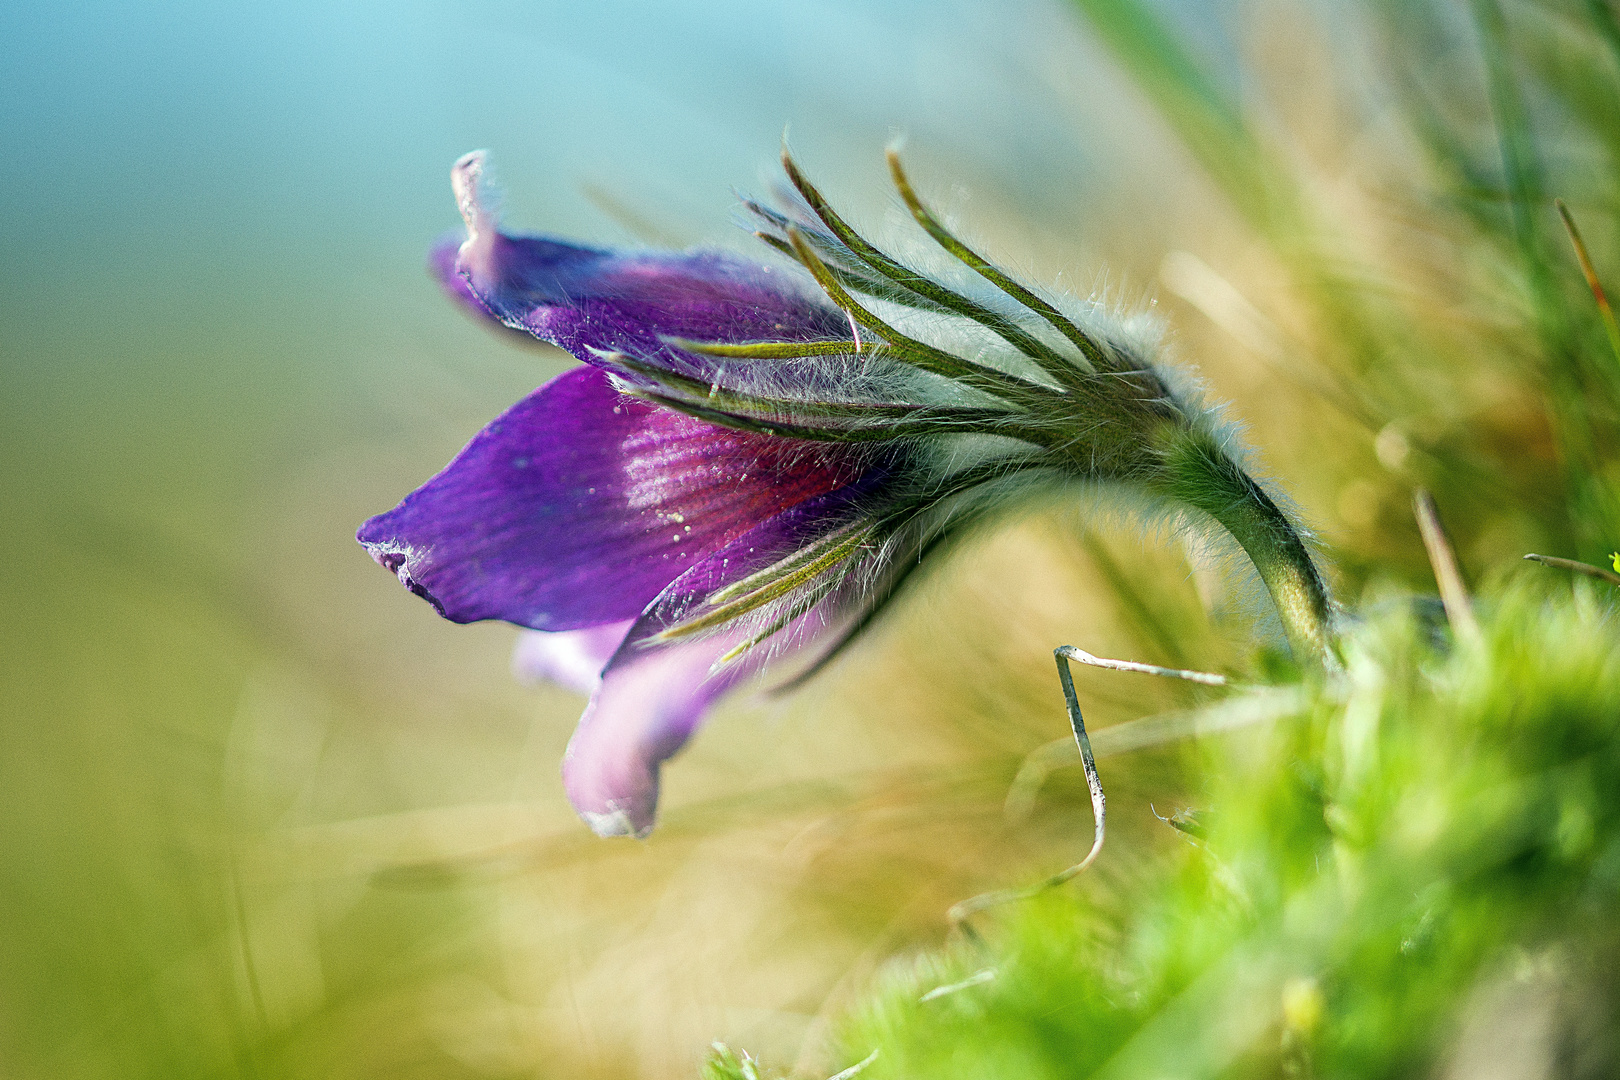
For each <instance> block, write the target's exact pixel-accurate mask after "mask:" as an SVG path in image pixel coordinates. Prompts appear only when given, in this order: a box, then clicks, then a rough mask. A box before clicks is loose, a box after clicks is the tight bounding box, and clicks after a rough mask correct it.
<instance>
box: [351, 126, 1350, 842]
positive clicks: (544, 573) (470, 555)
mask: <svg viewBox="0 0 1620 1080" xmlns="http://www.w3.org/2000/svg"><path fill="white" fill-rule="evenodd" d="M783 162H784V166H785V168H786V170H787V176H788V179H789V180H790V181H791V184H792V190H791V191H790V192H787V193H786V194H785V195H784V197H783V199H782V200H781V205H780V206H779V207H776V208H773V207H770V206H766V205H763V204H760V203H756V202H746V203H745V204H744V206H745V209H746V211H747V213H748V214H749V215H750V216H751V217H752V219H753V221H754V223H755V225H756V227H757V230H758V232H757V235H758V236H759V237H760V239H762V240H763V241H764V242H765V243H766V244H767V245H769V246H770V247H772V248H774V249H776V251H777V252H778V253H779V254H780V256H785V258H779V259H777V261H774V262H753V261H749V260H745V259H742V258H739V257H736V256H733V255H730V254H725V253H721V252H718V251H703V250H699V251H689V252H682V253H669V252H648V251H613V250H600V249H595V248H589V247H583V246H579V245H575V244H572V243H568V242H566V241H562V240H556V239H551V238H548V237H541V236H513V235H508V234H506V233H503V232H500V231H499V230H498V229H497V227H496V223H495V221H494V220H493V215H492V214H491V212H490V210H489V209H488V205H487V202H486V200H485V199H484V198H483V197H482V196H481V193H480V178H481V172H482V169H483V157H482V155H481V154H478V153H474V154H469V155H467V156H466V157H464V158H462V159H461V160H460V161H458V162H457V163H456V166H455V168H454V170H453V173H452V179H453V183H454V188H455V193H456V198H457V200H458V203H459V206H460V209H461V213H462V216H463V218H464V219H465V221H466V226H467V236H466V239H465V241H464V242H462V243H460V244H451V245H447V246H446V247H444V248H442V249H440V250H439V251H437V252H436V253H435V257H434V265H435V267H436V268H437V271H438V273H439V276H440V278H441V279H442V281H443V283H444V285H445V287H446V288H447V289H448V290H449V291H450V292H451V293H452V294H453V295H454V296H455V297H457V298H458V299H460V300H461V301H462V302H463V303H465V304H466V305H467V306H468V307H469V308H470V309H472V310H473V311H475V312H476V313H478V314H480V315H482V316H487V317H488V318H490V319H492V320H494V321H495V322H496V323H498V324H499V325H500V326H501V327H504V328H506V329H507V330H510V331H513V332H516V333H518V334H521V335H525V336H528V337H532V338H537V339H539V340H541V341H546V342H551V343H553V344H556V345H560V346H562V347H563V348H565V349H567V350H568V351H569V352H571V353H573V354H574V355H575V356H576V357H578V358H579V359H580V360H582V361H584V366H581V367H577V368H574V369H572V370H569V371H567V372H565V373H563V374H562V375H560V376H558V377H557V378H555V379H553V380H551V381H550V382H548V383H547V384H545V385H544V386H542V387H540V388H539V389H538V390H536V391H534V392H533V393H532V394H530V395H529V396H528V397H526V398H524V399H523V400H522V401H520V402H518V403H517V404H516V405H514V406H513V407H512V408H511V409H509V410H507V411H506V412H505V413H504V414H502V415H501V416H500V417H498V418H496V419H495V420H494V421H492V422H491V423H490V424H489V426H487V427H486V428H485V429H484V430H483V431H481V432H480V433H479V434H478V435H477V436H475V437H474V438H473V440H472V441H471V442H470V443H468V445H467V446H466V448H465V449H463V450H462V451H461V453H460V454H458V455H457V456H456V458H455V460H454V461H452V462H451V463H450V464H449V465H448V466H447V467H446V468H445V469H444V470H443V471H442V472H440V473H439V474H438V475H437V476H435V477H434V478H433V479H431V480H429V481H428V482H427V483H426V484H424V485H423V486H422V487H421V488H418V489H417V490H416V491H414V492H412V493H411V494H409V495H407V496H406V497H405V499H404V501H402V502H401V503H400V504H399V506H397V507H395V508H394V509H393V510H391V511H389V512H388V513H386V514H382V515H379V516H377V517H374V518H372V519H371V520H369V521H367V522H366V523H365V525H364V526H362V527H361V529H360V532H359V540H360V542H361V543H362V544H363V545H365V547H366V549H367V550H368V551H369V552H370V553H371V554H372V556H373V557H374V558H375V559H376V560H377V561H378V562H379V563H381V564H382V565H384V566H385V567H387V568H388V569H390V570H392V571H394V572H395V573H396V574H398V576H399V579H400V581H402V582H403V583H404V584H405V586H406V587H407V588H409V589H410V590H411V591H412V592H415V593H416V594H418V595H419V596H422V597H423V598H425V599H426V600H428V601H429V602H430V603H432V604H433V606H434V607H435V608H436V609H437V610H438V611H439V613H440V614H441V615H443V616H444V617H445V618H447V619H450V620H452V621H455V622H473V621H477V620H481V619H502V620H505V621H507V622H511V623H515V624H517V625H519V626H523V627H527V628H529V629H530V630H533V631H536V632H537V633H535V634H532V635H528V636H526V637H525V638H524V639H523V640H522V641H521V642H520V644H519V648H518V652H517V656H516V658H515V659H516V663H517V664H518V665H519V666H520V667H521V668H524V669H526V670H528V671H530V672H531V673H538V674H542V675H545V676H548V677H552V678H556V679H558V680H560V681H563V682H565V683H568V684H570V685H576V686H579V687H580V688H581V689H584V690H588V691H589V692H590V693H591V699H590V703H589V705H588V706H587V707H586V709H585V713H584V715H583V716H582V717H581V719H580V723H579V728H578V730H577V731H576V733H575V735H574V737H573V740H572V741H571V742H570V744H569V748H568V753H567V756H566V757H565V759H564V762H563V777H564V784H565V786H566V788H567V791H568V795H569V798H570V799H571V800H572V802H573V804H574V806H575V807H576V809H578V811H579V813H580V815H581V816H582V817H583V818H584V819H585V820H586V821H587V822H588V823H589V824H590V825H591V827H592V828H593V829H595V830H596V831H597V832H598V833H601V834H603V835H613V834H626V833H629V834H635V835H641V834H644V833H645V832H646V831H647V830H648V829H650V828H651V827H652V824H653V820H654V814H655V810H656V803H657V796H658V770H659V765H660V764H661V763H662V762H663V761H664V760H666V759H667V758H669V757H670V756H671V755H672V754H674V753H675V752H676V751H677V750H678V749H680V747H681V746H682V745H683V744H684V743H685V742H686V740H687V739H688V738H689V737H690V736H691V734H692V732H693V730H694V729H695V728H696V727H697V726H698V724H699V723H700V722H701V721H702V718H703V716H704V714H705V712H706V711H707V710H708V709H709V708H710V706H711V705H712V704H713V703H714V702H715V701H716V699H718V698H719V697H720V696H721V695H722V694H724V693H725V692H726V691H727V690H729V689H731V688H732V687H734V686H735V685H736V684H737V683H738V682H739V681H741V680H743V679H746V678H748V677H749V676H751V675H752V674H754V673H756V672H757V671H759V670H760V668H761V667H762V666H763V665H765V664H766V663H767V662H772V661H775V660H777V659H780V658H783V657H786V656H788V655H790V654H798V657H799V664H800V668H801V671H803V670H813V669H814V668H815V667H816V666H818V665H819V664H820V663H823V662H824V661H825V660H826V659H827V658H828V657H829V656H830V655H832V654H833V653H834V652H835V651H836V650H837V649H838V648H839V647H840V646H841V645H842V644H843V643H844V642H846V641H848V640H849V639H850V638H851V637H853V636H854V635H855V634H856V633H858V632H859V631H860V630H861V628H862V627H864V626H865V625H866V624H867V623H868V622H869V621H870V619H871V618H872V617H873V615H874V613H875V612H877V610H878V609H879V608H880V607H881V606H882V605H883V604H884V603H885V602H886V601H887V600H888V599H889V598H890V597H891V596H893V595H894V593H895V591H896V589H897V588H898V587H899V586H900V584H901V583H902V582H903V581H904V580H905V578H906V577H907V575H908V574H909V573H910V572H911V571H912V570H913V569H914V568H915V567H916V566H917V565H918V564H919V563H920V562H921V561H922V559H923V558H924V556H926V555H927V554H928V553H929V552H930V551H931V550H933V549H934V548H936V547H938V546H939V545H940V544H941V543H942V542H944V541H946V540H948V539H949V538H951V537H952V536H955V535H957V534H959V533H960V532H961V531H962V530H964V529H966V528H968V527H970V526H972V525H974V524H976V523H978V522H981V521H983V520H984V519H985V518H986V517H987V516H989V515H990V514H991V513H992V512H993V511H995V510H996V509H998V508H1000V507H1002V506H1004V505H1006V504H1007V503H1008V502H1009V501H1012V500H1016V499H1019V498H1022V497H1027V496H1028V495H1030V494H1031V493H1034V492H1037V491H1041V490H1046V491H1051V490H1054V489H1059V488H1061V487H1062V486H1063V485H1065V484H1070V485H1072V484H1074V483H1076V482H1082V483H1097V482H1101V483H1107V484H1111V485H1115V486H1117V487H1119V488H1121V489H1122V490H1125V491H1128V492H1131V493H1133V494H1134V495H1135V496H1136V497H1138V498H1139V499H1144V500H1148V501H1149V502H1151V503H1152V504H1153V505H1156V506H1159V507H1163V508H1166V509H1169V510H1172V511H1174V512H1177V513H1180V514H1182V515H1183V516H1184V517H1185V518H1186V519H1187V520H1189V521H1191V522H1194V523H1198V522H1203V523H1206V524H1207V523H1209V522H1211V521H1213V522H1216V523H1219V525H1221V526H1224V527H1225V528H1226V530H1227V531H1229V532H1230V533H1231V534H1232V536H1233V537H1234V538H1235V539H1236V540H1237V542H1238V543H1239V544H1240V545H1242V547H1243V548H1244V549H1245V550H1246V551H1247V552H1248V553H1249V554H1250V555H1251V557H1252V558H1253V560H1254V562H1255V564H1256V567H1257V568H1258V570H1259V572H1260V576H1261V578H1262V580H1263V581H1264V582H1265V584H1266V586H1267V587H1268V589H1269V590H1270V591H1271V594H1272V596H1273V597H1274V599H1276V601H1277V604H1278V608H1279V611H1280V612H1281V614H1282V618H1283V624H1284V627H1285V629H1286V630H1287V632H1288V636H1289V639H1290V641H1291V643H1292V644H1293V645H1294V647H1295V649H1296V651H1302V652H1303V653H1305V654H1307V655H1323V654H1325V651H1326V650H1327V648H1328V630H1327V623H1328V602H1327V598H1326V592H1325V590H1324V588H1323V585H1322V581H1321V578H1320V576H1319V575H1318V573H1317V571H1316V568H1315V567H1314V565H1313V564H1312V562H1311V559H1310V556H1309V555H1308V554H1307V552H1306V549H1305V547H1304V545H1303V544H1302V543H1301V541H1300V538H1299V536H1298V534H1297V532H1296V530H1295V529H1294V528H1293V526H1292V525H1291V524H1290V522H1289V521H1288V519H1287V517H1286V516H1285V515H1284V513H1283V512H1282V511H1280V510H1279V509H1278V508H1277V506H1276V505H1275V504H1274V503H1273V501H1272V500H1271V499H1270V498H1268V497H1267V495H1266V494H1265V492H1264V491H1263V490H1262V489H1261V487H1260V486H1259V485H1258V484H1256V483H1255V482H1254V481H1253V480H1251V479H1250V478H1249V476H1248V475H1247V474H1246V473H1245V472H1244V470H1243V468H1242V467H1241V464H1240V461H1239V456H1238V451H1237V450H1236V449H1235V448H1234V444H1233V439H1232V436H1231V435H1230V433H1229V432H1228V431H1227V430H1226V429H1225V428H1224V427H1223V426H1222V425H1221V424H1220V423H1219V421H1218V419H1217V418H1216V416H1215V414H1214V413H1213V412H1212V411H1211V410H1209V409H1207V408H1206V407H1204V406H1203V405H1201V404H1200V403H1199V401H1198V400H1197V397H1196V395H1195V394H1193V393H1191V392H1190V391H1189V390H1187V389H1185V388H1173V384H1172V376H1171V375H1170V374H1169V373H1167V372H1165V371H1162V370H1161V369H1160V368H1159V367H1158V366H1156V365H1155V363H1154V357H1155V356H1156V355H1157V353H1158V351H1159V343H1158V340H1157V338H1156V336H1155V332H1154V330H1153V328H1152V326H1151V325H1150V324H1148V323H1145V322H1143V321H1140V320H1138V321H1134V322H1133V321H1129V320H1122V319H1119V318H1116V317H1113V316H1111V315H1109V314H1108V313H1107V312H1106V311H1104V310H1103V309H1101V308H1100V307H1098V306H1096V305H1092V304H1078V305H1076V304H1064V305H1062V306H1061V307H1060V304H1059V302H1058V301H1056V300H1052V299H1048V298H1046V297H1043V296H1042V295H1040V294H1038V293H1037V292H1035V291H1034V290H1032V289H1030V288H1028V287H1026V286H1024V285H1021V284H1019V283H1018V282H1016V281H1014V280H1013V279H1012V278H1011V277H1009V276H1008V275H1007V274H1005V273H1004V272H1002V271H1001V270H999V269H998V268H996V267H995V266H993V265H992V264H990V263H989V262H987V261H986V260H984V259H983V258H981V257H980V256H979V255H978V254H977V253H976V252H975V251H974V250H972V249H971V248H969V247H967V246H966V245H965V244H963V243H962V242H961V241H960V240H959V239H957V238H956V237H955V236H954V235H953V234H952V233H951V232H949V231H948V230H947V229H946V228H945V227H944V226H943V225H942V224H941V223H940V221H939V220H938V219H937V218H936V217H935V216H934V215H933V214H932V213H931V212H930V211H929V210H928V209H927V208H926V207H925V206H924V204H923V203H922V202H921V201H920V200H919V199H918V198H917V196H916V194H915V193H914V192H913V190H912V188H911V186H910V184H909V183H908V182H907V180H906V177H905V174H904V173H903V172H902V171H901V168H900V165H899V162H898V159H897V158H895V157H894V156H893V155H892V154H891V156H890V165H891V169H892V172H893V177H894V181H895V183H896V186H897V187H898V189H899V191H900V194H901V197H902V198H903V199H904V201H905V203H906V205H907V206H908V207H909V209H910V210H911V213H912V214H913V216H914V217H915V219H916V221H917V222H918V224H920V225H921V226H922V228H923V230H924V231H925V232H926V233H927V234H928V235H929V236H930V237H931V238H932V239H933V241H935V242H936V243H937V245H938V247H939V248H940V249H942V251H943V253H944V255H945V263H946V265H944V266H943V267H940V268H936V269H934V270H931V271H927V272H925V271H924V270H923V269H921V268H919V267H918V266H917V265H916V260H912V261H911V262H909V263H907V262H901V261H899V260H896V259H894V258H891V257H890V256H889V255H887V254H885V253H883V252H882V251H880V250H879V249H878V248H876V247H874V246H873V245H871V244H870V243H868V242H867V241H866V240H865V239H863V238H862V237H861V236H860V235H859V234H857V233H856V232H855V230H853V229H852V228H850V226H849V225H848V224H847V223H846V222H845V221H844V220H843V219H842V218H841V217H839V216H838V214H837V213H835V212H834V211H833V209H832V208H831V207H829V206H828V205H827V203H826V201H825V200H824V199H823V198H822V196H821V194H820V192H819V191H817V189H816V188H815V187H814V186H812V185H811V184H810V183H809V182H808V181H807V180H806V179H805V178H804V176H803V175H802V174H801V173H800V171H799V170H798V168H797V167H796V166H795V164H794V163H793V161H792V160H791V159H790V158H789V157H787V156H786V155H785V154H784V157H783Z"/></svg>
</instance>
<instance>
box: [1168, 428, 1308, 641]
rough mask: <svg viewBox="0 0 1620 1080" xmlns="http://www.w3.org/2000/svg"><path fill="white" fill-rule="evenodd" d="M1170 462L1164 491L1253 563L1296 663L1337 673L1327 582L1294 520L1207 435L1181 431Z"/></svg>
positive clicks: (1170, 454)
mask: <svg viewBox="0 0 1620 1080" xmlns="http://www.w3.org/2000/svg"><path fill="white" fill-rule="evenodd" d="M1166 464H1167V465H1168V466H1169V468H1168V470H1167V474H1166V476H1165V477H1164V479H1163V481H1161V482H1162V483H1163V484H1164V485H1165V488H1166V490H1165V492H1164V493H1165V494H1167V495H1169V496H1171V497H1172V498H1173V499H1175V500H1176V501H1178V502H1180V503H1183V504H1185V505H1187V506H1190V507H1192V508H1193V509H1195V510H1201V511H1203V512H1204V513H1206V514H1208V515H1209V516H1210V517H1212V518H1214V519H1215V520H1216V521H1217V522H1218V523H1219V524H1220V525H1221V526H1222V527H1223V528H1224V529H1225V530H1226V531H1227V532H1228V533H1230V534H1231V535H1232V539H1234V540H1236V541H1237V542H1238V546H1240V547H1241V548H1243V550H1244V552H1245V554H1247V555H1248V556H1249V558H1250V560H1252V561H1253V563H1254V568H1255V570H1257V571H1258V572H1259V574H1260V580H1261V581H1262V582H1263V583H1264V584H1265V586H1266V591H1267V592H1269V593H1270V594H1271V599H1272V602H1273V603H1274V604H1276V606H1277V614H1278V616H1279V617H1280V618H1281V619H1282V626H1283V633H1284V634H1285V635H1286V636H1287V638H1288V644H1289V647H1290V648H1291V649H1292V650H1293V652H1294V656H1295V658H1296V659H1297V660H1299V661H1300V662H1301V663H1310V662H1312V661H1313V660H1314V661H1316V662H1317V663H1319V664H1321V665H1323V666H1325V667H1327V668H1329V669H1332V668H1336V667H1337V666H1338V663H1339V661H1338V657H1337V655H1336V653H1335V651H1334V635H1333V629H1332V618H1333V616H1332V612H1333V606H1332V602H1331V601H1330V600H1329V598H1328V591H1327V583H1326V582H1325V581H1324V580H1323V578H1322V573H1321V571H1320V570H1318V569H1317V566H1316V563H1315V561H1314V560H1312V558H1311V554H1310V551H1309V550H1308V549H1307V548H1306V547H1305V542H1304V540H1302V539H1301V538H1300V534H1299V532H1298V530H1297V529H1295V527H1294V525H1293V523H1292V522H1291V521H1289V520H1288V515H1287V514H1285V513H1283V511H1282V509H1281V508H1280V507H1278V505H1277V504H1276V503H1275V502H1273V501H1272V500H1271V497H1270V496H1269V495H1267V494H1266V493H1265V490H1264V489H1263V488H1261V487H1260V485H1259V484H1257V483H1255V481H1254V479H1253V477H1251V476H1249V474H1248V473H1246V472H1244V471H1243V469H1242V468H1241V467H1240V466H1239V465H1238V464H1237V462H1235V461H1233V460H1232V459H1231V458H1230V457H1228V456H1227V455H1226V453H1224V452H1223V451H1222V450H1221V448H1220V447H1219V446H1217V445H1215V443H1214V442H1213V440H1211V439H1209V438H1208V437H1207V436H1203V435H1199V434H1193V433H1178V437H1177V438H1175V439H1174V440H1173V441H1172V443H1171V445H1170V446H1169V447H1168V454H1167V461H1166Z"/></svg>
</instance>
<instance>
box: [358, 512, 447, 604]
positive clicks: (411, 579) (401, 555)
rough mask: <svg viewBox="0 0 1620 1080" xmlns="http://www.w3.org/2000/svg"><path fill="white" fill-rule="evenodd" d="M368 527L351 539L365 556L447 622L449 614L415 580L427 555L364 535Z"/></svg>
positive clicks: (367, 524)
mask: <svg viewBox="0 0 1620 1080" xmlns="http://www.w3.org/2000/svg"><path fill="white" fill-rule="evenodd" d="M370 527H371V522H369V521H368V522H367V523H366V524H365V525H362V526H361V527H360V531H359V533H357V534H356V536H355V539H357V540H359V541H360V546H361V547H363V548H365V549H366V554H367V555H370V556H371V557H372V558H373V559H375V560H376V562H377V565H378V566H381V567H382V568H383V569H384V570H387V571H388V572H389V573H391V574H393V575H394V576H395V577H397V578H399V583H400V584H401V585H403V586H405V588H407V589H409V590H410V591H411V592H413V593H415V594H416V595H417V596H420V597H421V598H422V599H423V600H426V601H427V602H428V603H430V604H432V605H433V610H434V611H437V612H438V613H439V615H440V616H441V617H442V618H446V619H449V618H450V614H449V613H448V612H447V611H446V610H445V607H444V604H443V603H441V602H440V601H439V598H438V597H436V596H434V595H433V594H432V593H431V592H429V591H428V589H427V586H426V585H423V584H422V582H421V581H420V580H419V579H418V575H417V571H418V569H419V568H421V567H422V565H423V564H424V563H425V562H426V561H427V552H425V551H422V550H421V549H418V548H415V547H412V546H411V545H410V544H405V543H401V542H400V541H399V540H395V539H388V540H378V539H373V538H371V537H370V536H369V535H368V534H369V532H370Z"/></svg>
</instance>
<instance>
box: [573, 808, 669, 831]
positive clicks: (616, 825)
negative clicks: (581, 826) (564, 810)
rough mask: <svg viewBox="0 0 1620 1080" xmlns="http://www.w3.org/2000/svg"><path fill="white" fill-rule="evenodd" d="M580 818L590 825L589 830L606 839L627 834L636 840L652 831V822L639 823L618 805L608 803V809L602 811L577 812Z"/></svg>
mask: <svg viewBox="0 0 1620 1080" xmlns="http://www.w3.org/2000/svg"><path fill="white" fill-rule="evenodd" d="M579 816H580V820H582V821H583V822H585V824H587V825H589V826H590V827H591V832H593V833H595V834H596V835H597V836H600V837H602V838H603V839H607V838H609V837H613V836H629V837H633V838H635V839H637V840H645V839H646V838H647V835H648V834H649V833H651V832H652V829H653V823H652V821H650V820H648V821H645V822H642V823H640V824H638V823H636V822H635V821H634V820H633V819H632V818H631V816H630V815H629V814H628V813H626V812H625V811H624V810H623V809H621V808H620V807H617V806H615V805H613V804H612V803H609V804H608V809H607V810H606V811H604V812H602V813H593V812H592V811H590V810H581V811H580V812H579Z"/></svg>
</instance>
